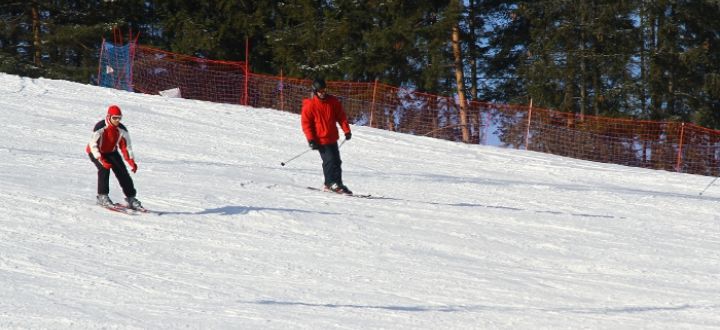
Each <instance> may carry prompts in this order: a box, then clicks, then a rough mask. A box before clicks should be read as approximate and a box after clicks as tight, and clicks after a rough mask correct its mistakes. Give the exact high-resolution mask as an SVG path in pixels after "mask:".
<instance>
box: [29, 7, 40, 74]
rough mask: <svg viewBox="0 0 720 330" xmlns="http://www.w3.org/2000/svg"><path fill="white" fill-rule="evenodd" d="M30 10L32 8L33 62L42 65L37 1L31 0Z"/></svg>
mask: <svg viewBox="0 0 720 330" xmlns="http://www.w3.org/2000/svg"><path fill="white" fill-rule="evenodd" d="M31 10H32V31H33V49H34V56H33V62H34V63H35V65H37V66H42V61H41V56H42V49H41V42H40V15H39V14H38V5H37V2H33V4H32V9H31Z"/></svg>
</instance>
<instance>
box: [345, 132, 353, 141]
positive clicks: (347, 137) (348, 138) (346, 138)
mask: <svg viewBox="0 0 720 330" xmlns="http://www.w3.org/2000/svg"><path fill="white" fill-rule="evenodd" d="M351 137H352V133H350V132H347V133H345V140H350V138H351Z"/></svg>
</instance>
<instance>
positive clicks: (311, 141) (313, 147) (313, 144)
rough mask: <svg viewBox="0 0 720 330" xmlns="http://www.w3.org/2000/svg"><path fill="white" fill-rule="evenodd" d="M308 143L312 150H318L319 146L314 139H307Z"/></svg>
mask: <svg viewBox="0 0 720 330" xmlns="http://www.w3.org/2000/svg"><path fill="white" fill-rule="evenodd" d="M308 145H309V146H310V149H312V150H318V148H320V146H319V145H318V144H317V143H316V142H315V140H310V141H308Z"/></svg>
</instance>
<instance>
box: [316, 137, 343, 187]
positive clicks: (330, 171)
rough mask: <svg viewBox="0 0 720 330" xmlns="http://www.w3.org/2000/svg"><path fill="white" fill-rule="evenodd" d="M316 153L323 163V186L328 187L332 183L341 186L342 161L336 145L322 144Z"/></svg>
mask: <svg viewBox="0 0 720 330" xmlns="http://www.w3.org/2000/svg"><path fill="white" fill-rule="evenodd" d="M318 151H319V152H320V158H322V161H323V163H322V167H323V175H324V176H325V185H326V186H328V187H330V186H331V185H332V184H333V183H337V184H338V185H341V186H342V185H343V181H342V168H341V165H342V160H341V159H340V149H339V148H338V144H337V143H333V144H323V145H321V146H320V148H318Z"/></svg>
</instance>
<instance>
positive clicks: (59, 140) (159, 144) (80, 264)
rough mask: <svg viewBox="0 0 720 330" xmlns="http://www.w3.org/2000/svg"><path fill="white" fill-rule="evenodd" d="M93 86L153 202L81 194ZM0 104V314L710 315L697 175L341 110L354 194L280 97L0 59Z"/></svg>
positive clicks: (587, 318)
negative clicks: (337, 181)
mask: <svg viewBox="0 0 720 330" xmlns="http://www.w3.org/2000/svg"><path fill="white" fill-rule="evenodd" d="M111 104H117V105H118V106H120V107H121V108H122V110H123V115H124V116H123V123H124V124H125V125H126V126H127V128H128V130H129V132H130V136H131V138H132V142H133V149H134V151H135V155H136V160H137V164H138V171H137V173H135V174H133V175H132V177H133V180H134V182H135V186H136V188H137V190H138V195H137V197H138V199H140V200H141V201H142V202H143V204H144V205H145V206H146V207H147V208H149V209H151V210H153V211H156V212H158V213H150V214H140V215H134V216H131V215H125V214H120V213H115V212H110V211H108V210H105V209H103V208H100V207H98V206H96V205H95V204H94V203H95V195H96V185H97V177H96V169H95V167H94V166H93V165H92V164H91V162H90V161H89V159H88V157H87V155H86V154H85V145H86V144H87V142H88V141H89V139H90V136H91V133H92V129H93V127H94V125H95V123H96V122H98V121H99V120H101V119H103V118H104V115H105V113H106V109H107V107H108V106H109V105H111ZM0 116H1V117H0V118H1V121H0V127H1V129H0V184H1V187H2V189H0V284H2V285H0V328H4V329H5V328H11V329H12V328H18V329H20V328H22V329H29V328H48V329H98V328H107V329H147V328H152V329H180V328H187V329H288V328H291V329H440V328H448V329H578V328H585V329H636V328H640V329H718V328H720V214H718V211H719V210H720V182H716V183H715V185H713V186H711V187H709V188H708V190H707V191H706V192H705V193H704V194H702V195H700V192H701V191H702V190H703V189H704V188H705V187H706V186H707V184H709V183H710V182H711V181H712V179H713V178H712V177H706V176H699V175H689V174H680V173H671V172H665V171H653V170H648V169H640V168H631V167H624V166H619V165H612V164H602V163H593V162H588V161H582V160H575V159H570V158H564V157H557V156H553V155H547V154H542V153H536V152H528V151H524V150H515V149H502V148H498V147H492V146H482V145H468V144H461V143H456V142H450V141H444V140H436V139H432V138H428V137H417V136H412V135H406V134H398V133H394V132H389V131H383V130H379V129H373V128H368V127H357V126H353V127H352V131H353V137H352V140H350V141H347V143H345V144H343V145H342V147H341V149H340V152H341V156H342V159H343V178H344V181H345V184H346V185H347V186H348V187H349V188H350V189H351V190H353V191H354V192H356V193H358V194H369V195H371V198H358V197H348V196H341V195H336V194H331V193H325V192H321V191H315V190H311V189H308V187H319V186H320V185H321V184H322V182H323V178H322V170H321V161H320V157H319V155H318V154H317V152H315V151H312V152H307V153H304V154H302V155H301V156H300V157H298V158H296V159H293V160H292V161H290V162H287V161H288V160H289V159H291V158H292V157H294V156H296V155H298V154H301V153H303V152H305V151H306V150H307V149H308V147H307V142H306V141H305V138H304V136H303V134H302V131H301V129H300V118H299V116H298V115H296V114H291V113H285V112H280V111H276V110H272V109H255V108H247V107H243V106H238V105H229V104H216V103H209V102H203V101H194V100H185V99H179V98H167V97H162V96H152V95H143V94H135V93H129V92H125V91H118V90H113V89H107V88H100V87H94V86H90V85H82V84H77V83H71V82H66V81H58V80H48V79H30V78H24V77H18V76H13V75H6V74H0ZM281 162H287V164H286V166H281V165H280V163H281ZM719 181H720V180H719ZM110 182H111V185H110V189H111V192H110V197H111V198H112V199H113V200H114V201H116V202H121V201H122V200H123V196H122V191H121V189H120V187H119V186H118V184H117V180H115V178H114V177H111V181H110Z"/></svg>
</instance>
